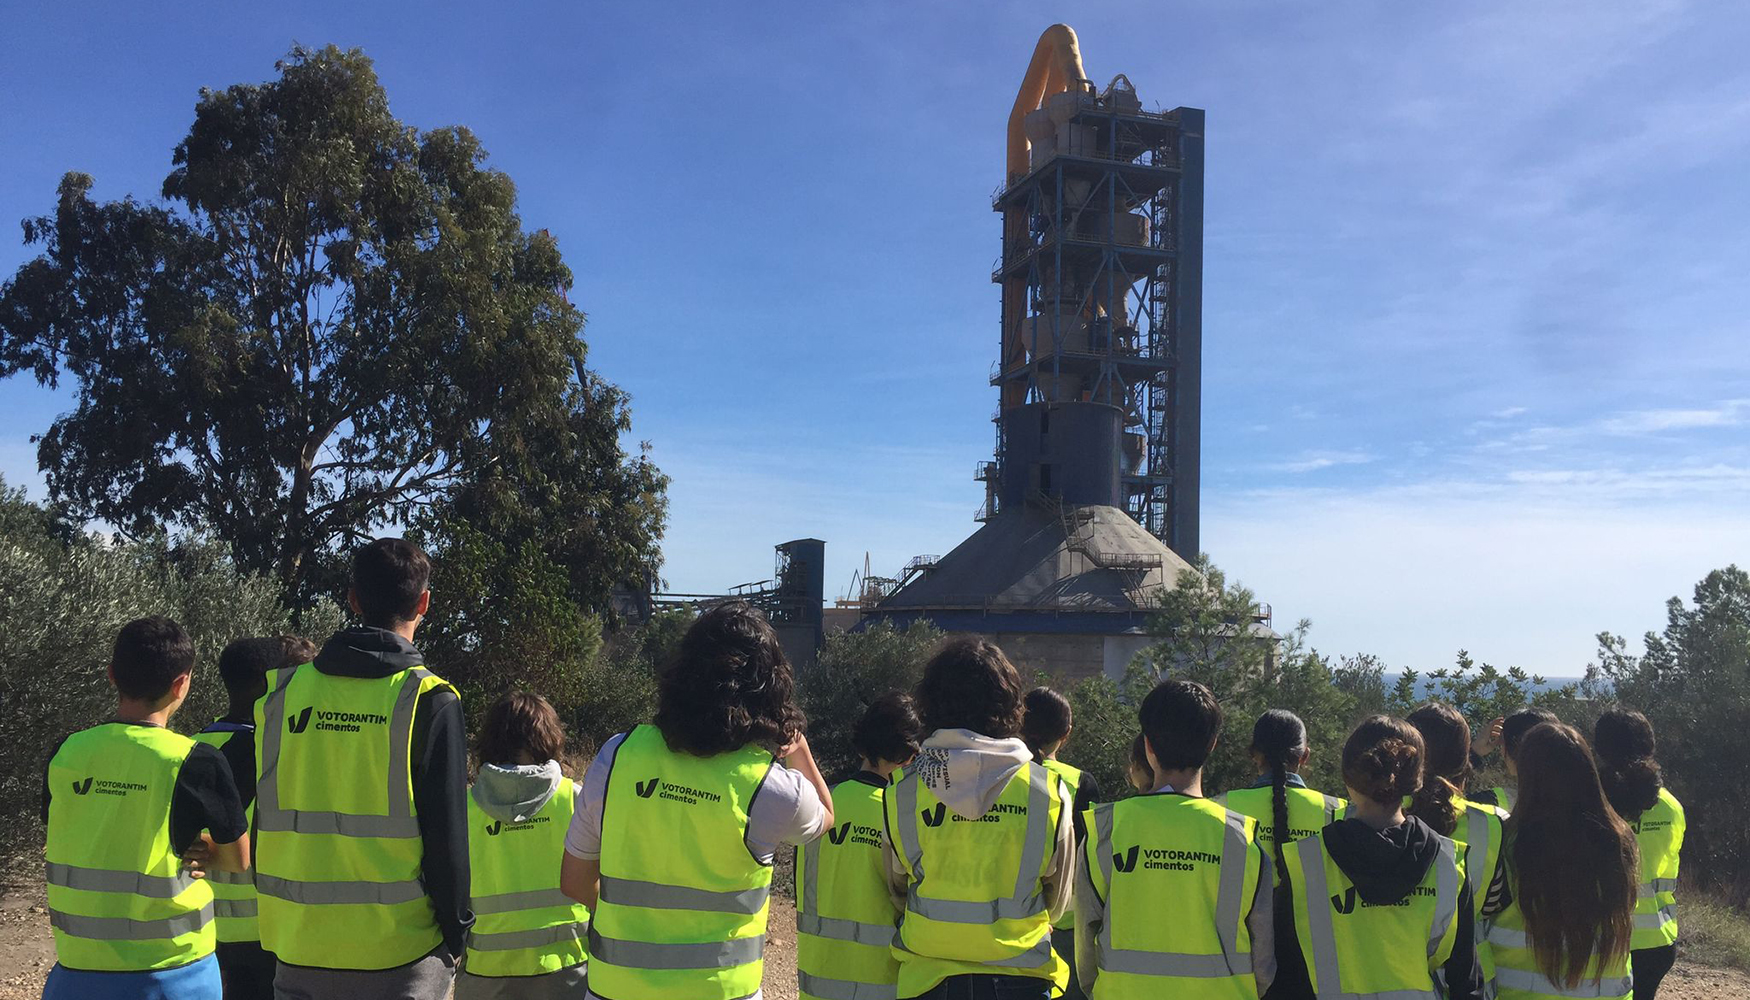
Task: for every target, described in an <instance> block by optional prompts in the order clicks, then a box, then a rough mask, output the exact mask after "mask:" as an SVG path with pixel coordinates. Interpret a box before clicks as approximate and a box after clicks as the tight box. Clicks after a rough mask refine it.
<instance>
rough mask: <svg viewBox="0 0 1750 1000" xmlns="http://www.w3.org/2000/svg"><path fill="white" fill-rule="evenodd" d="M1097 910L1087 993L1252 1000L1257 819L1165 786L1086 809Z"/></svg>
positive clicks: (1259, 858) (1118, 998)
mask: <svg viewBox="0 0 1750 1000" xmlns="http://www.w3.org/2000/svg"><path fill="white" fill-rule="evenodd" d="M1087 816H1088V821H1087V822H1088V827H1089V830H1090V832H1089V836H1088V842H1087V845H1086V854H1087V857H1086V858H1085V859H1084V863H1085V864H1086V865H1087V866H1088V867H1087V873H1088V879H1089V881H1090V882H1092V883H1093V887H1094V890H1095V893H1096V895H1097V896H1098V905H1100V906H1101V907H1102V912H1101V913H1098V914H1089V916H1090V917H1092V918H1094V921H1095V924H1096V925H1097V926H1098V927H1099V932H1098V937H1097V939H1096V940H1097V942H1098V945H1099V947H1098V950H1097V958H1096V965H1097V967H1098V968H1099V970H1100V974H1099V977H1098V978H1097V979H1095V980H1094V992H1093V997H1094V1000H1153V998H1156V997H1163V996H1171V997H1183V998H1186V1000H1257V996H1258V983H1257V980H1255V979H1254V978H1253V976H1252V932H1251V929H1250V928H1249V927H1248V926H1247V925H1246V916H1247V913H1248V912H1249V911H1250V910H1251V903H1252V900H1253V899H1255V898H1256V897H1257V893H1258V881H1259V879H1261V878H1262V877H1263V873H1264V866H1265V865H1266V864H1270V863H1272V862H1268V861H1266V859H1265V858H1264V854H1263V851H1262V849H1261V848H1260V846H1259V844H1258V842H1257V821H1255V820H1253V819H1251V818H1249V817H1247V816H1242V815H1241V814H1239V813H1237V812H1233V811H1232V810H1230V809H1227V808H1225V807H1223V806H1221V805H1219V804H1217V803H1215V802H1213V801H1211V800H1209V799H1204V798H1194V797H1191V796H1186V795H1178V794H1174V793H1170V792H1163V793H1158V794H1154V795H1141V796H1137V797H1136V798H1132V799H1126V800H1125V801H1123V802H1114V803H1108V804H1105V805H1101V806H1096V807H1094V808H1093V809H1090V810H1088V813H1087Z"/></svg>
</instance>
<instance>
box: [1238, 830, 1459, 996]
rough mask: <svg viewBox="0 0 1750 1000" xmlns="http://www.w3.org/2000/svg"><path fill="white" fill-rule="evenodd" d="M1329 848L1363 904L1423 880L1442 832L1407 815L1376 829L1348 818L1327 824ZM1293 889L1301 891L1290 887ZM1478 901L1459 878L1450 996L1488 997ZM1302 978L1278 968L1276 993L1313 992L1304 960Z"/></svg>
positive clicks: (1390, 897) (1448, 969)
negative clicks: (1287, 976) (1289, 978)
mask: <svg viewBox="0 0 1750 1000" xmlns="http://www.w3.org/2000/svg"><path fill="white" fill-rule="evenodd" d="M1322 836H1323V837H1324V841H1325V851H1326V853H1328V854H1329V855H1330V856H1331V860H1332V861H1335V862H1336V863H1337V867H1338V868H1341V869H1342V870H1343V874H1344V875H1346V876H1348V878H1349V880H1350V881H1351V882H1354V883H1355V891H1356V893H1357V894H1358V895H1359V896H1360V897H1361V899H1362V901H1363V902H1366V903H1373V904H1376V905H1378V904H1388V905H1389V904H1391V903H1396V902H1398V901H1399V900H1401V899H1403V898H1404V897H1406V896H1408V895H1409V894H1410V892H1411V890H1413V889H1415V888H1416V887H1417V886H1419V885H1421V884H1422V880H1423V879H1424V878H1426V877H1427V876H1428V869H1429V868H1430V867H1432V866H1433V864H1434V859H1435V858H1437V857H1439V855H1440V840H1439V834H1436V833H1435V832H1434V830H1433V828H1431V827H1430V826H1428V824H1426V823H1424V822H1422V821H1421V820H1419V819H1417V818H1415V817H1414V816H1410V817H1406V818H1405V820H1404V822H1403V823H1401V824H1399V825H1398V826H1394V827H1390V828H1389V829H1385V830H1375V829H1374V828H1373V827H1371V826H1368V825H1367V824H1366V823H1363V822H1362V821H1360V820H1358V819H1344V820H1338V821H1337V822H1335V823H1332V824H1331V825H1330V826H1327V827H1325V829H1324V833H1323V834H1322ZM1290 891H1297V890H1293V889H1291V890H1290ZM1474 909H1475V907H1474V904H1473V903H1472V901H1471V892H1470V886H1469V885H1468V884H1467V883H1466V882H1464V881H1460V882H1459V894H1458V934H1457V939H1456V940H1455V941H1454V942H1453V945H1452V957H1451V958H1449V959H1447V961H1446V966H1445V970H1444V971H1445V974H1446V975H1445V979H1446V989H1447V993H1446V995H1447V997H1448V1000H1479V998H1481V997H1482V995H1483V973H1482V968H1481V967H1480V966H1479V965H1478V964H1477V946H1476V930H1475V921H1474V919H1473V918H1474ZM1291 940H1293V939H1291ZM1298 964H1299V965H1300V969H1299V977H1300V978H1299V982H1298V983H1295V984H1292V985H1291V984H1285V983H1283V982H1282V979H1281V976H1282V972H1283V971H1287V970H1286V969H1284V970H1282V971H1279V972H1278V979H1277V984H1278V986H1281V987H1284V988H1283V989H1282V991H1281V992H1278V990H1276V989H1272V990H1271V991H1270V996H1271V997H1273V998H1274V997H1279V996H1281V997H1287V996H1306V997H1310V996H1312V995H1313V992H1312V986H1311V984H1310V983H1307V980H1306V977H1307V972H1306V965H1305V962H1304V961H1303V962H1301V963H1298Z"/></svg>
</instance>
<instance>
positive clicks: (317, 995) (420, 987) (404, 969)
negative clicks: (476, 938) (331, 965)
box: [273, 945, 456, 1000]
mask: <svg viewBox="0 0 1750 1000" xmlns="http://www.w3.org/2000/svg"><path fill="white" fill-rule="evenodd" d="M455 978H456V960H455V959H453V958H451V957H450V953H449V950H448V949H446V948H445V947H444V946H443V945H438V947H437V950H436V951H433V952H432V953H431V954H429V955H426V956H425V957H424V958H422V959H419V960H418V961H416V962H409V963H408V964H406V965H402V966H397V967H395V968H393V969H371V970H368V971H367V970H361V969H312V968H310V967H308V966H303V965H287V964H286V963H284V962H281V963H280V964H279V968H278V969H277V970H276V971H275V973H274V977H273V996H274V1000H449V996H450V983H451V981H452V980H454V979H455Z"/></svg>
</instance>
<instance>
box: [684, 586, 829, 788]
mask: <svg viewBox="0 0 1750 1000" xmlns="http://www.w3.org/2000/svg"><path fill="white" fill-rule="evenodd" d="M806 724H807V720H806V719H805V718H804V717H803V715H802V710H801V709H800V708H798V707H797V706H796V682H795V679H794V677H792V675H791V672H790V661H789V660H788V659H785V657H784V650H783V649H782V648H781V647H780V646H779V645H778V633H777V632H775V631H773V630H772V626H771V623H770V622H767V621H766V616H765V615H763V614H761V613H760V612H759V609H757V608H755V607H754V606H753V605H751V604H749V603H747V602H746V601H729V602H727V603H724V604H719V605H717V606H716V607H714V608H712V609H711V610H709V611H707V612H705V613H704V614H702V615H700V616H699V617H698V620H696V621H694V622H693V624H692V626H691V627H690V628H688V629H687V634H686V635H685V636H684V637H682V639H681V646H680V651H679V652H678V653H677V654H676V655H675V658H674V660H673V661H672V662H671V663H669V664H668V665H667V666H666V667H665V668H664V669H663V670H662V672H661V675H660V676H659V677H658V678H657V689H656V728H658V729H660V730H662V738H663V740H664V741H665V742H666V743H667V744H668V748H669V749H670V750H674V751H676V752H677V753H690V754H693V755H694V756H697V757H710V756H713V755H715V754H720V753H728V752H729V751H731V750H739V749H741V748H742V747H744V746H747V745H748V744H754V745H757V746H761V747H765V748H766V749H769V750H774V751H775V750H778V749H779V748H781V747H783V746H786V745H787V744H789V743H790V742H791V741H792V740H793V739H795V737H796V734H798V733H800V732H801V731H802V729H803V726H804V725H806Z"/></svg>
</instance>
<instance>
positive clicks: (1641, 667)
mask: <svg viewBox="0 0 1750 1000" xmlns="http://www.w3.org/2000/svg"><path fill="white" fill-rule="evenodd" d="M1644 643H1645V647H1646V651H1645V652H1644V653H1643V654H1642V655H1640V656H1635V655H1633V654H1632V653H1630V652H1629V650H1628V643H1627V642H1626V641H1625V640H1624V639H1622V638H1620V637H1618V636H1615V635H1612V634H1610V633H1608V632H1606V633H1603V634H1601V635H1599V637H1598V662H1597V663H1596V664H1593V665H1592V666H1590V667H1589V668H1588V669H1587V671H1586V680H1585V682H1584V684H1583V690H1584V692H1585V693H1586V694H1588V695H1589V696H1591V697H1593V698H1596V699H1599V700H1600V701H1601V702H1602V701H1603V700H1606V699H1614V700H1616V701H1618V702H1621V703H1622V704H1624V705H1628V706H1632V707H1634V708H1638V709H1640V710H1641V711H1642V712H1645V713H1646V715H1647V717H1648V718H1649V719H1650V720H1652V723H1653V728H1654V731H1655V732H1657V734H1658V739H1659V763H1660V764H1661V765H1662V766H1663V768H1664V770H1665V778H1666V781H1667V783H1668V784H1669V785H1670V787H1671V791H1672V793H1673V794H1674V795H1676V796H1677V797H1678V799H1679V800H1681V801H1682V802H1683V804H1684V808H1685V811H1686V813H1687V814H1688V821H1689V833H1688V836H1687V838H1686V839H1685V841H1684V845H1683V868H1684V873H1685V875H1687V876H1691V877H1694V878H1695V879H1696V880H1697V881H1698V882H1700V883H1701V884H1703V885H1707V886H1709V887H1712V888H1715V889H1717V890H1718V891H1720V892H1722V893H1724V894H1725V895H1726V896H1727V898H1728V899H1730V900H1731V901H1732V902H1734V903H1737V904H1740V905H1742V904H1743V903H1744V902H1745V901H1746V900H1750V785H1746V783H1745V782H1744V781H1742V780H1740V779H1741V776H1742V775H1743V774H1744V773H1745V772H1746V770H1750V750H1746V744H1745V741H1744V728H1745V724H1746V720H1750V573H1746V572H1745V571H1744V570H1742V569H1739V568H1738V567H1737V566H1727V567H1726V568H1725V569H1719V570H1715V571H1713V572H1711V573H1709V574H1708V575H1707V576H1706V578H1704V579H1703V580H1702V581H1701V582H1699V583H1697V584H1696V585H1695V593H1694V597H1693V600H1692V602H1691V603H1690V604H1688V605H1685V604H1684V603H1683V601H1682V600H1681V599H1679V598H1676V597H1673V598H1671V600H1670V601H1669V602H1668V603H1667V605H1666V615H1665V629H1664V631H1663V632H1649V633H1647V635H1646V637H1645V640H1644Z"/></svg>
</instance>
